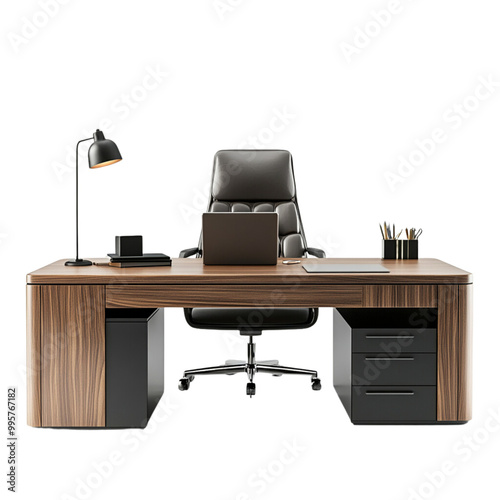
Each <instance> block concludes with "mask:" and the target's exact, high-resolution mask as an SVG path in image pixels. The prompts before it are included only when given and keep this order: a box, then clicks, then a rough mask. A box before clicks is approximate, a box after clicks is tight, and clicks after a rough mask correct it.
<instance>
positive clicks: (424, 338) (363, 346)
mask: <svg viewBox="0 0 500 500" xmlns="http://www.w3.org/2000/svg"><path fill="white" fill-rule="evenodd" d="M352 351H353V352H385V353H391V354H394V353H399V352H436V329H435V328H426V329H423V330H422V329H409V328H407V329H403V328H353V330H352Z"/></svg>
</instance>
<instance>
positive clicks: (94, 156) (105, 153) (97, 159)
mask: <svg viewBox="0 0 500 500" xmlns="http://www.w3.org/2000/svg"><path fill="white" fill-rule="evenodd" d="M92 139H93V140H94V143H93V144H92V145H91V146H90V148H89V167H90V168H100V167H106V166H108V165H111V164H112V163H116V162H118V161H120V160H121V159H122V155H121V154H120V151H118V148H117V146H116V144H115V143H114V142H113V141H110V140H109V139H105V138H104V134H103V133H102V132H101V131H100V130H99V129H97V130H96V131H95V132H94V136H93V137H89V138H88V139H82V140H81V141H78V142H77V143H76V259H75V260H68V261H67V262H66V263H65V265H66V266H91V265H92V262H90V260H83V259H80V258H79V257H78V146H79V145H80V143H81V142H85V141H90V140H92Z"/></svg>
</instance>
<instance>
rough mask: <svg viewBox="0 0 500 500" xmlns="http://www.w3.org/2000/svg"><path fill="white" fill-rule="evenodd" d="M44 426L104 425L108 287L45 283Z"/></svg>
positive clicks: (43, 340) (42, 337)
mask: <svg viewBox="0 0 500 500" xmlns="http://www.w3.org/2000/svg"><path fill="white" fill-rule="evenodd" d="M41 299H42V300H41V304H42V314H41V325H42V331H41V347H42V352H43V353H44V355H46V356H47V357H48V362H47V363H45V364H44V366H43V369H42V379H41V393H42V426H43V427H104V426H105V424H106V421H105V420H106V419H105V300H106V299H105V287H104V286H97V285H49V286H44V287H43V290H42V297H41Z"/></svg>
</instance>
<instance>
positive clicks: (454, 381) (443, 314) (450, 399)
mask: <svg viewBox="0 0 500 500" xmlns="http://www.w3.org/2000/svg"><path fill="white" fill-rule="evenodd" d="M458 294H459V287H458V285H440V286H439V291H438V299H439V300H438V331H437V333H438V345H437V347H438V350H437V355H438V360H437V366H438V370H437V419H438V420H439V421H451V422H452V421H457V420H458V412H457V402H458V401H457V398H458V362H459V355H458V354H459V314H458V308H459V295H458Z"/></svg>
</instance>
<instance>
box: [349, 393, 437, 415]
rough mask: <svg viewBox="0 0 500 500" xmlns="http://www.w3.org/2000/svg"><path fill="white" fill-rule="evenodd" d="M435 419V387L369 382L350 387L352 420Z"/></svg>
mask: <svg viewBox="0 0 500 500" xmlns="http://www.w3.org/2000/svg"><path fill="white" fill-rule="evenodd" d="M433 420H436V387H430V386H426V387H419V386H371V387H353V388H352V421H353V422H354V423H370V422H373V423H377V422H378V423H381V422H386V423H390V422H394V423H397V422H422V421H433Z"/></svg>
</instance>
